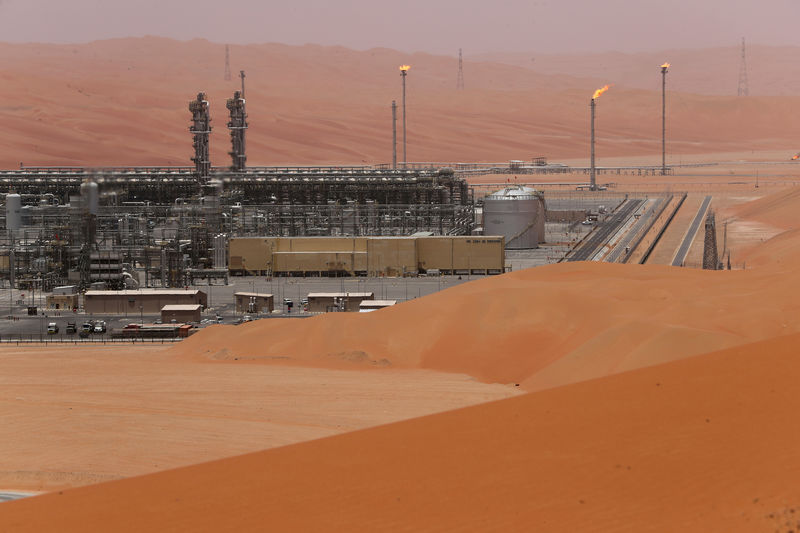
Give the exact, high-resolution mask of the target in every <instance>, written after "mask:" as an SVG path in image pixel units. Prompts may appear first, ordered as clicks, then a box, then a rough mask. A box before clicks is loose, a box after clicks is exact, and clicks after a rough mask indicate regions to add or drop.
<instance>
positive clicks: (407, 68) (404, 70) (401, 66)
mask: <svg viewBox="0 0 800 533" xmlns="http://www.w3.org/2000/svg"><path fill="white" fill-rule="evenodd" d="M410 68H411V65H400V70H402V71H403V72H406V71H407V70H409V69H410Z"/></svg>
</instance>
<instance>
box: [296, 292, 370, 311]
mask: <svg viewBox="0 0 800 533" xmlns="http://www.w3.org/2000/svg"><path fill="white" fill-rule="evenodd" d="M374 299H375V293H372V292H311V293H309V294H308V311H309V313H327V312H330V311H351V312H358V310H359V306H360V305H361V302H363V301H364V300H374Z"/></svg>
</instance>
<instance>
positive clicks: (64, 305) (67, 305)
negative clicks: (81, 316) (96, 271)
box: [47, 294, 80, 309]
mask: <svg viewBox="0 0 800 533" xmlns="http://www.w3.org/2000/svg"><path fill="white" fill-rule="evenodd" d="M79 302H80V296H79V295H78V294H48V295H47V308H48V309H77V308H78V304H79Z"/></svg>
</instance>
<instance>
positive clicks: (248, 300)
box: [233, 292, 275, 313]
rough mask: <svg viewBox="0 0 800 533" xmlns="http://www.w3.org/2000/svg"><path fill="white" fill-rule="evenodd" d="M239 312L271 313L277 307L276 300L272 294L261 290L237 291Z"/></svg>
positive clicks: (235, 298) (234, 295)
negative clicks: (260, 291)
mask: <svg viewBox="0 0 800 533" xmlns="http://www.w3.org/2000/svg"><path fill="white" fill-rule="evenodd" d="M233 298H234V300H235V301H236V312H237V313H271V312H272V310H273V309H275V300H274V298H273V297H272V295H271V294H264V293H259V292H235V293H233Z"/></svg>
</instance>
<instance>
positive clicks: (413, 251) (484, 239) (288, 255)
mask: <svg viewBox="0 0 800 533" xmlns="http://www.w3.org/2000/svg"><path fill="white" fill-rule="evenodd" d="M504 244H505V243H504V240H503V237H496V236H440V237H433V236H410V237H242V238H233V239H231V240H230V244H229V262H228V265H229V269H230V271H231V273H234V274H236V273H238V274H243V273H247V274H254V275H268V274H275V275H317V276H325V275H366V276H408V275H411V276H416V275H417V274H420V273H424V272H427V271H428V270H438V271H440V272H442V273H445V274H462V273H464V274H465V273H467V272H472V273H474V274H500V273H502V272H503V271H504V270H505V247H504Z"/></svg>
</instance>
